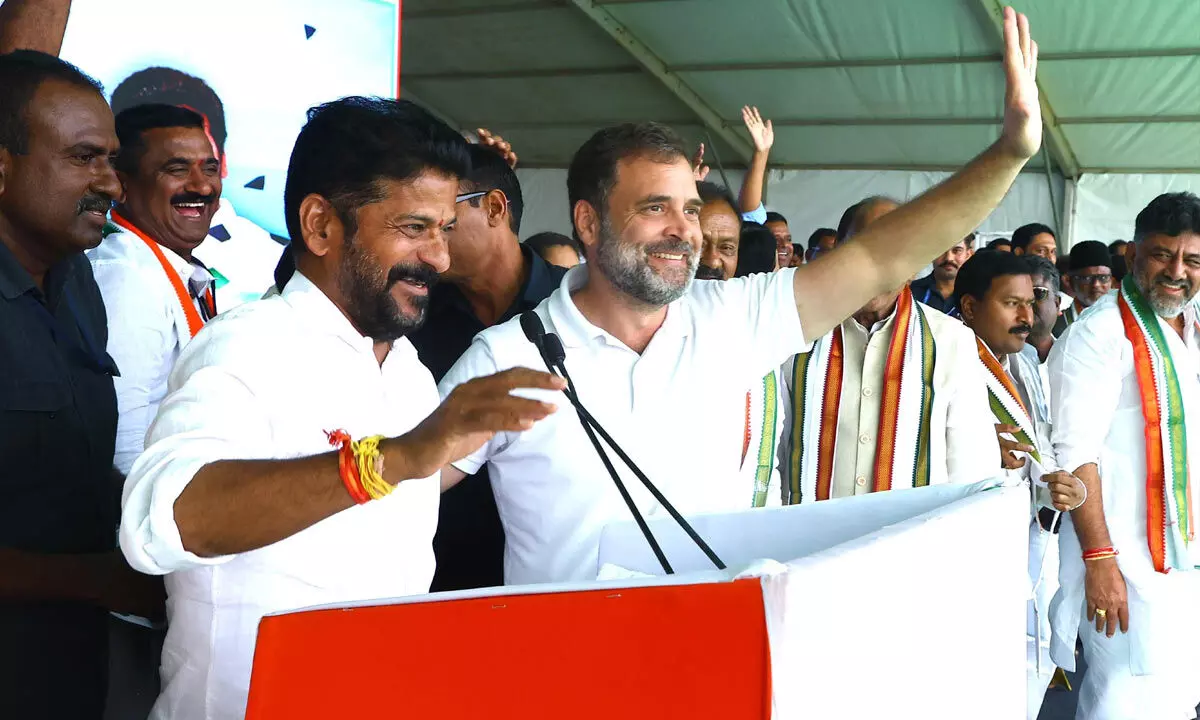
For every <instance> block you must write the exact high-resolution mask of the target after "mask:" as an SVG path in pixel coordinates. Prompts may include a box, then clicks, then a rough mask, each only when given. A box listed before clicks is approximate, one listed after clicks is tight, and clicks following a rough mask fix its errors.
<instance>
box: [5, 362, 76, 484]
mask: <svg viewBox="0 0 1200 720" xmlns="http://www.w3.org/2000/svg"><path fill="white" fill-rule="evenodd" d="M70 401H71V396H70V393H69V392H68V391H67V387H66V386H65V385H64V384H63V383H60V382H55V381H52V380H44V379H22V378H7V379H4V380H0V458H3V459H4V461H5V463H6V465H7V468H6V471H5V472H3V473H2V475H3V476H4V482H3V485H5V486H7V487H8V489H10V490H13V489H17V488H18V487H20V486H21V485H24V484H25V483H35V484H36V483H37V482H38V480H37V478H38V473H37V472H36V469H37V468H43V469H44V467H45V463H46V462H47V459H48V454H50V453H53V452H55V450H54V437H55V428H56V423H58V422H59V421H60V419H61V418H60V416H61V415H62V414H63V413H65V412H67V411H68V409H69V407H68V406H69V405H70Z"/></svg>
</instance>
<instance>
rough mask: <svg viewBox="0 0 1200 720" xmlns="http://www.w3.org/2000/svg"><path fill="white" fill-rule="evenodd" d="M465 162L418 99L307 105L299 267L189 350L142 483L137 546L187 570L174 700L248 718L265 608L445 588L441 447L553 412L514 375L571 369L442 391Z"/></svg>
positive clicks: (174, 653) (174, 613) (296, 168)
mask: <svg viewBox="0 0 1200 720" xmlns="http://www.w3.org/2000/svg"><path fill="white" fill-rule="evenodd" d="M467 167H468V159H467V148H466V143H465V141H464V140H463V139H462V137H460V136H459V135H458V134H457V133H456V132H454V131H453V130H451V129H450V128H449V127H447V126H446V125H445V124H443V123H442V122H441V121H439V120H437V119H436V118H434V117H433V116H431V115H429V113H427V112H425V111H424V110H422V109H420V108H418V107H417V106H415V105H413V104H412V103H408V102H402V101H392V100H379V99H370V98H343V99H341V100H338V101H335V102H332V103H328V104H326V105H322V106H320V107H318V108H314V109H313V110H311V111H310V112H309V119H308V123H307V124H306V125H305V126H304V128H303V129H302V130H301V131H300V135H299V137H298V138H297V139H296V146H295V148H294V149H293V151H292V157H291V162H290V164H289V166H288V181H287V187H286V189H285V191H284V208H285V212H286V216H287V223H288V230H289V232H290V234H291V236H292V238H293V242H292V246H291V250H290V252H291V253H292V254H293V255H294V256H295V258H296V272H295V274H294V275H293V276H292V277H291V279H290V280H289V281H288V282H287V284H286V285H285V287H284V288H283V292H282V294H280V295H278V296H275V297H271V298H269V299H265V300H263V301H261V302H253V303H247V304H245V305H242V306H240V307H238V308H236V309H234V310H232V311H230V312H228V313H225V314H224V315H222V316H221V317H220V318H218V319H217V320H215V321H214V322H212V323H210V324H209V325H208V326H206V327H205V328H204V331H203V332H202V333H201V334H200V335H199V336H198V337H197V338H196V339H195V341H194V342H192V343H191V344H190V345H189V346H188V347H187V348H186V349H185V350H184V352H183V354H182V355H181V356H180V358H179V362H178V364H177V366H176V368H175V370H174V371H173V372H172V374H171V380H170V393H169V394H168V395H167V397H166V399H165V400H164V401H163V405H162V408H161V410H160V412H159V416H158V418H157V420H156V421H155V423H154V425H153V427H152V428H151V431H150V433H149V436H148V437H147V443H148V446H147V448H146V452H145V454H144V455H142V457H141V459H140V460H138V462H137V463H136V464H135V465H134V467H133V470H132V471H131V473H130V475H129V479H128V482H127V483H126V488H125V497H124V503H123V507H122V516H121V549H122V550H123V551H124V552H125V555H126V557H128V558H129V561H130V563H131V564H132V565H133V566H134V567H135V568H137V569H139V570H142V571H143V572H147V573H154V574H167V579H166V583H167V593H168V596H169V603H168V616H169V617H168V625H169V629H168V632H167V639H166V644H165V646H164V648H163V662H162V678H163V694H162V695H161V696H160V697H159V698H158V702H157V703H156V704H155V706H154V711H153V712H152V713H151V717H152V718H154V719H155V720H166V719H167V718H170V720H233V719H234V718H242V717H244V716H245V713H246V697H247V691H248V688H249V684H250V667H251V660H252V658H253V655H254V641H255V636H256V632H257V630H258V622H259V620H260V619H261V618H262V616H263V615H265V614H267V613H271V612H278V611H283V610H289V609H294V608H298V607H304V606H310V605H319V604H324V603H335V602H351V601H359V600H369V599H381V598H393V597H398V596H401V595H412V594H417V593H424V592H426V591H428V589H429V581H430V578H431V577H432V575H433V567H434V557H433V550H432V540H433V533H434V528H435V526H436V524H437V516H438V496H439V492H438V478H437V475H438V470H439V468H441V467H442V466H443V465H444V464H445V463H447V462H449V461H452V460H455V459H457V458H459V457H461V455H463V454H465V453H468V452H471V451H473V450H474V449H475V448H476V447H478V445H479V444H480V443H481V442H483V439H484V438H486V437H489V436H490V435H491V434H492V433H494V432H497V431H500V430H512V431H516V430H523V429H526V428H529V427H532V426H533V424H534V422H535V421H537V420H539V419H541V418H543V417H545V416H546V415H548V414H549V413H550V412H552V411H553V408H550V407H547V406H545V405H544V404H543V403H540V402H536V401H533V400H528V399H524V398H519V397H515V396H513V395H511V394H510V391H512V390H514V389H516V388H518V387H525V388H528V387H538V388H543V389H551V390H553V389H559V388H561V387H562V385H561V384H560V383H559V382H558V381H557V379H555V378H552V377H551V376H549V375H547V374H546V373H537V372H534V371H532V370H517V371H514V372H511V373H507V374H505V375H503V376H500V377H495V378H483V379H481V380H480V381H478V382H475V383H471V384H469V385H467V386H464V387H463V388H461V389H460V390H459V391H458V392H456V393H454V394H453V395H452V396H451V397H449V398H447V399H446V401H445V402H444V403H442V404H441V405H440V406H439V404H438V397H437V390H436V388H435V386H434V383H433V378H432V377H431V376H430V373H429V371H428V370H427V369H425V367H424V366H422V365H421V363H420V361H419V360H418V359H417V353H416V351H415V350H414V349H413V346H412V344H411V343H410V342H409V340H408V339H407V337H406V336H407V335H408V334H409V333H411V332H412V331H413V330H414V329H415V328H417V327H419V326H420V325H421V323H422V322H423V321H424V318H425V313H426V308H427V305H428V297H429V287H430V284H431V283H432V282H433V281H434V280H436V277H437V274H438V273H439V272H443V271H445V270H446V268H447V267H448V265H449V253H448V250H447V246H446V236H445V234H444V233H445V230H446V228H447V227H448V226H451V225H453V223H454V222H455V213H456V209H455V195H456V191H457V190H458V183H459V178H460V177H462V176H463V175H464V174H465V172H466V170H467ZM363 440H366V441H367V442H366V443H362V442H360V441H363ZM334 443H336V444H339V445H340V446H341V450H340V452H331V451H330V450H329V448H330V445H331V444H334Z"/></svg>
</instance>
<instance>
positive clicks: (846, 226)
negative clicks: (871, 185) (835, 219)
mask: <svg viewBox="0 0 1200 720" xmlns="http://www.w3.org/2000/svg"><path fill="white" fill-rule="evenodd" d="M898 207H900V203H899V202H897V201H896V200H893V199H892V198H890V197H886V196H884V195H873V196H871V197H869V198H866V199H865V200H862V201H860V202H857V203H855V204H854V205H851V206H850V207H848V208H846V212H844V213H842V220H841V222H839V223H838V230H837V241H838V243H839V244H841V243H843V242H845V241H846V240H847V239H848V238H851V237H853V236H855V235H857V234H858V233H860V232H862V230H863V228H865V227H867V226H868V225H870V224H871V223H873V222H875V221H876V220H878V219H879V218H881V217H883V216H884V215H887V214H888V213H890V212H891V211H893V210H895V209H896V208H898Z"/></svg>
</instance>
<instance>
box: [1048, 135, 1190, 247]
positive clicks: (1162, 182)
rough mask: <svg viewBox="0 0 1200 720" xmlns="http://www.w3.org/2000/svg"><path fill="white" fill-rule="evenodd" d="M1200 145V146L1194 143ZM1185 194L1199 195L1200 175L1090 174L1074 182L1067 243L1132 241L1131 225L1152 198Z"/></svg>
mask: <svg viewBox="0 0 1200 720" xmlns="http://www.w3.org/2000/svg"><path fill="white" fill-rule="evenodd" d="M1197 144H1198V145H1200V142H1197ZM1184 190H1187V191H1190V192H1193V193H1197V194H1200V175H1187V174H1173V175H1143V174H1119V175H1116V174H1114V175H1108V174H1098V175H1096V174H1091V175H1083V176H1082V177H1080V178H1079V179H1078V180H1077V181H1075V188H1074V201H1073V202H1072V203H1071V204H1070V205H1068V207H1069V208H1070V217H1069V218H1068V219H1065V220H1064V224H1065V225H1067V228H1068V232H1067V236H1068V243H1067V246H1068V247H1070V246H1073V245H1075V243H1078V242H1082V241H1084V240H1100V241H1101V242H1104V243H1110V242H1112V241H1113V240H1131V239H1133V221H1134V219H1135V218H1136V217H1137V214H1138V213H1139V212H1141V210H1142V208H1144V207H1146V205H1147V204H1148V203H1149V202H1150V201H1151V200H1153V199H1154V198H1155V197H1157V196H1159V195H1161V194H1162V193H1167V192H1182V191H1184Z"/></svg>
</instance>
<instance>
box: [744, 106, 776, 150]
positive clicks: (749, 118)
mask: <svg viewBox="0 0 1200 720" xmlns="http://www.w3.org/2000/svg"><path fill="white" fill-rule="evenodd" d="M742 122H744V123H746V130H748V131H749V132H750V139H751V140H753V141H754V149H755V150H756V151H757V152H767V151H768V150H770V149H771V146H772V145H774V144H775V129H774V128H773V127H771V121H770V120H767V121H766V122H763V119H762V115H759V114H758V108H756V107H751V106H749V105H747V106H745V107H743V108H742Z"/></svg>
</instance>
